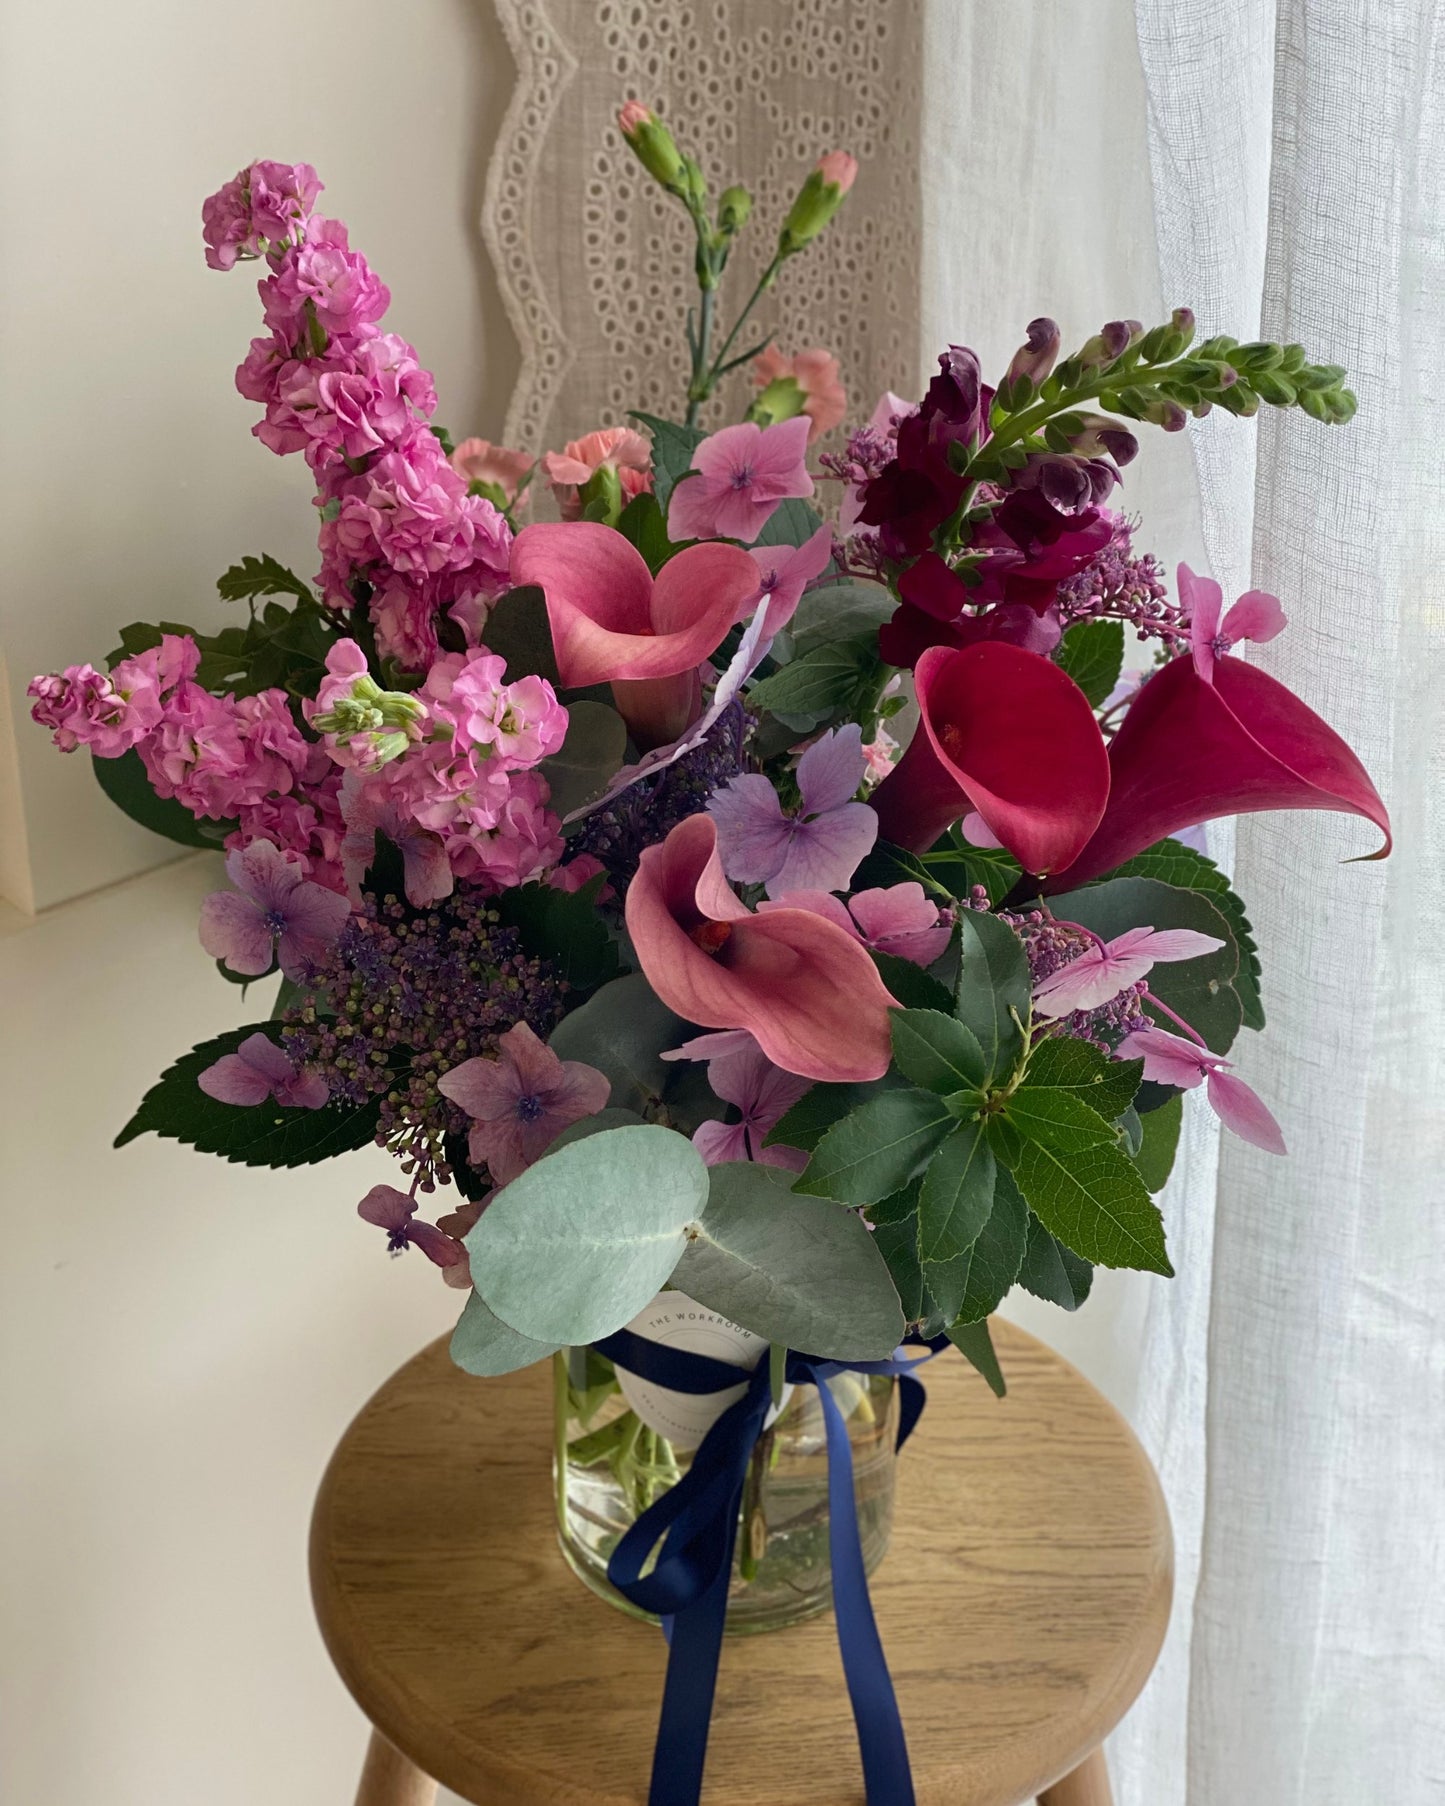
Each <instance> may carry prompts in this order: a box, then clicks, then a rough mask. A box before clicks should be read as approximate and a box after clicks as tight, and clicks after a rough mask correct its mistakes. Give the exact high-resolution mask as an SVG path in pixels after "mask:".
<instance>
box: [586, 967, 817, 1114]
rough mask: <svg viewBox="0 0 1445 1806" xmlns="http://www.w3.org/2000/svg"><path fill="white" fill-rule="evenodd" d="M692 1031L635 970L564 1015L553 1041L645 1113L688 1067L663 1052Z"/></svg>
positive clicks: (615, 1095) (616, 1100)
mask: <svg viewBox="0 0 1445 1806" xmlns="http://www.w3.org/2000/svg"><path fill="white" fill-rule="evenodd" d="M688 1032H689V1030H688V1025H687V1024H686V1023H685V1022H684V1021H683V1020H682V1018H681V1017H680V1016H674V1015H673V1013H672V1011H671V1010H670V1009H668V1007H667V1005H666V1004H665V1003H663V1002H662V1000H661V998H659V997H658V995H657V993H656V992H655V991H654V990H653V988H652V986H651V985H650V984H648V982H647V980H646V979H645V978H644V977H643V975H642V974H641V973H640V972H631V973H629V974H628V975H627V976H626V977H625V978H614V979H613V980H612V982H611V983H610V984H606V985H603V987H602V989H601V990H600V991H598V992H596V993H595V994H594V995H593V996H592V997H590V998H589V999H588V1000H587V1002H586V1003H584V1004H583V1005H582V1007H581V1008H580V1009H576V1010H572V1011H571V1012H570V1013H569V1014H568V1015H566V1016H564V1017H563V1018H562V1020H561V1021H560V1022H559V1023H558V1024H557V1026H556V1028H554V1029H553V1031H552V1036H551V1043H550V1045H551V1047H552V1051H553V1052H554V1053H556V1054H557V1055H558V1056H559V1057H560V1058H561V1059H564V1060H584V1061H585V1062H586V1063H587V1065H589V1066H595V1067H596V1068H597V1070H598V1071H599V1072H602V1073H605V1074H606V1076H607V1078H608V1080H609V1081H610V1083H611V1085H612V1096H611V1099H610V1101H611V1102H612V1103H613V1104H615V1105H617V1106H618V1107H619V1108H622V1109H628V1110H637V1111H644V1110H647V1109H649V1108H651V1107H653V1106H655V1105H656V1104H658V1103H659V1102H660V1101H661V1099H662V1096H663V1093H664V1092H665V1091H666V1090H667V1089H668V1086H669V1084H670V1083H671V1082H673V1081H674V1080H676V1079H677V1078H678V1077H679V1076H680V1073H681V1072H682V1071H683V1070H684V1069H685V1068H684V1066H683V1063H681V1062H677V1061H668V1060H664V1059H663V1058H662V1055H663V1053H664V1052H665V1051H666V1050H667V1049H668V1048H672V1047H676V1046H677V1045H678V1043H679V1042H680V1041H683V1040H685V1039H686V1037H687V1035H688ZM815 1089H816V1087H815ZM809 1095H811V1093H810V1094H809Z"/></svg>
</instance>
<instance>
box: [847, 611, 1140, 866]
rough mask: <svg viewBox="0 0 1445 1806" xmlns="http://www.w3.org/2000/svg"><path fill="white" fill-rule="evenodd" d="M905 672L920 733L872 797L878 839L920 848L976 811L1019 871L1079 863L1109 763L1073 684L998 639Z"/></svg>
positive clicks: (1099, 810)
mask: <svg viewBox="0 0 1445 1806" xmlns="http://www.w3.org/2000/svg"><path fill="white" fill-rule="evenodd" d="M914 675H915V681H916V685H917V691H918V708H919V717H920V719H919V726H918V731H917V733H915V734H914V736H913V740H912V742H911V743H910V745H909V747H908V750H907V752H906V753H904V755H903V757H902V758H901V759H900V760H899V762H898V764H897V765H896V766H895V768H894V770H893V772H892V774H891V775H890V776H889V777H887V778H885V779H884V780H883V782H882V783H881V784H880V785H879V786H878V788H877V790H875V791H874V793H873V796H872V797H871V799H870V801H871V802H872V805H873V807H874V808H875V809H876V810H877V811H878V820H879V826H880V831H881V832H882V834H883V836H884V838H885V839H887V840H891V841H892V842H893V843H894V844H895V845H897V846H902V847H907V848H908V849H909V850H910V851H911V852H915V853H918V852H923V851H924V850H926V849H927V848H928V847H930V846H932V845H933V843H934V841H935V840H937V838H938V836H939V835H940V834H942V833H943V831H944V829H945V828H947V827H949V826H950V825H951V824H952V823H953V822H955V821H957V820H958V819H959V817H960V816H962V815H964V814H967V813H969V812H970V811H977V813H978V814H979V815H981V816H982V817H983V819H984V821H985V822H986V823H987V824H988V826H989V827H990V828H991V829H992V831H993V832H994V834H996V835H997V836H998V839H999V840H1000V842H1001V843H1002V844H1003V845H1004V846H1006V847H1007V848H1008V850H1009V851H1010V852H1011V853H1012V854H1013V855H1014V856H1015V858H1017V859H1018V861H1019V863H1020V864H1021V865H1022V866H1023V867H1024V869H1025V870H1026V871H1029V872H1034V873H1038V874H1043V873H1046V872H1052V871H1058V870H1059V869H1061V868H1062V867H1064V866H1067V865H1069V864H1070V863H1071V862H1072V861H1073V860H1075V859H1077V858H1078V856H1079V854H1080V852H1081V851H1082V850H1083V848H1084V846H1085V845H1086V844H1087V842H1088V840H1089V837H1090V836H1091V835H1092V834H1093V832H1094V830H1095V828H1097V826H1098V824H1099V821H1100V818H1101V817H1102V816H1103V814H1104V807H1105V804H1106V802H1107V801H1108V796H1109V761H1108V756H1107V754H1106V752H1105V748H1104V740H1103V736H1102V735H1101V734H1100V732H1099V728H1098V724H1097V722H1096V721H1095V720H1094V712H1093V710H1092V709H1091V708H1090V707H1089V704H1088V702H1087V700H1086V699H1085V697H1084V693H1083V691H1082V690H1081V689H1080V688H1079V686H1078V685H1077V684H1076V683H1075V682H1074V681H1073V679H1072V678H1071V677H1069V676H1068V675H1067V673H1065V672H1064V671H1061V670H1060V669H1059V667H1058V666H1057V665H1055V664H1052V663H1051V662H1050V661H1049V660H1048V659H1046V658H1041V657H1040V656H1039V655H1038V654H1037V653H1035V652H1025V651H1023V650H1022V648H1020V647H1018V646H1008V645H1003V644H1001V643H997V642H989V643H985V644H983V645H978V646H969V647H966V648H964V649H963V650H962V651H959V650H955V649H954V648H951V647H946V646H934V647H932V648H930V650H929V651H927V652H925V653H924V654H923V656H922V657H921V658H920V659H919V661H918V666H917V670H916V672H915V674H914Z"/></svg>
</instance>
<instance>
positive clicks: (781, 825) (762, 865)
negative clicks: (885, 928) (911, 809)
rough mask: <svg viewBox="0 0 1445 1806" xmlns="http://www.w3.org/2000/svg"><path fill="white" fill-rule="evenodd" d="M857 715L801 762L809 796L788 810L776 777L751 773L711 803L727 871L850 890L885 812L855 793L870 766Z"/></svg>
mask: <svg viewBox="0 0 1445 1806" xmlns="http://www.w3.org/2000/svg"><path fill="white" fill-rule="evenodd" d="M867 763H868V762H867V760H866V759H865V758H864V756H863V732H862V729H861V728H860V727H859V726H858V725H857V723H856V722H850V723H849V724H848V725H847V726H846V727H840V728H835V729H833V730H832V731H831V732H829V733H826V734H824V735H822V736H821V738H820V739H818V740H815V741H814V742H813V744H812V745H811V746H810V747H809V748H808V750H807V751H806V752H805V753H804V754H803V756H802V758H801V759H800V760H799V761H798V790H799V792H800V795H801V798H802V801H801V803H800V805H799V808H798V812H797V814H796V815H785V814H784V813H783V806H782V804H781V802H780V801H779V800H778V793H777V791H776V790H775V789H774V788H773V785H772V782H771V780H770V779H768V778H766V777H764V776H762V775H761V774H760V773H757V772H752V773H747V774H745V775H744V776H742V777H739V778H734V779H733V780H732V782H731V783H729V784H726V785H724V786H723V788H722V789H721V790H719V791H718V792H717V793H716V794H715V795H714V796H713V798H712V800H711V801H710V802H709V804H708V813H709V814H710V815H711V816H712V818H713V820H714V821H715V822H716V823H717V832H718V847H719V849H720V851H721V855H722V862H723V870H724V871H725V872H726V873H727V875H728V877H729V878H732V879H735V880H736V881H737V882H739V883H742V884H765V885H766V886H767V890H768V895H769V896H770V897H776V896H778V895H779V894H780V893H781V892H783V891H787V890H822V891H831V890H842V889H843V888H844V887H845V886H846V885H847V883H848V881H849V879H850V878H851V877H852V876H853V873H854V872H855V871H856V870H857V869H858V863H859V861H860V860H861V859H862V858H863V856H864V855H865V854H866V853H867V852H868V851H869V850H870V849H871V847H872V845H873V842H874V841H875V840H876V839H877V837H878V817H877V816H876V815H875V814H874V813H873V811H872V810H871V809H870V808H869V807H868V806H867V804H866V803H858V802H854V800H853V798H854V797H855V795H856V794H857V792H858V789H859V786H860V785H861V784H862V782H863V773H864V771H865V770H866V769H867Z"/></svg>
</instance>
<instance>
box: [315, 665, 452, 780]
mask: <svg viewBox="0 0 1445 1806" xmlns="http://www.w3.org/2000/svg"><path fill="white" fill-rule="evenodd" d="M427 721H428V713H427V707H426V704H425V703H423V702H421V701H419V700H418V699H417V698H416V697H415V696H411V695H408V694H407V692H406V691H405V690H383V689H382V688H381V686H380V685H379V684H378V683H377V682H376V681H375V680H374V679H373V678H371V677H369V676H360V677H356V678H353V679H352V681H351V684H350V686H349V687H348V689H347V690H346V691H345V692H344V693H343V694H341V695H339V696H335V697H333V699H332V703H331V707H330V708H329V709H326V710H323V711H321V712H319V713H317V714H314V715H312V717H311V725H312V727H314V728H315V729H316V731H317V733H319V734H326V735H329V736H330V737H331V738H332V739H333V740H335V742H336V744H337V745H338V746H344V747H347V748H349V750H350V753H351V763H354V764H355V765H356V766H357V768H358V769H359V770H363V771H374V770H376V769H377V767H379V766H382V765H387V764H389V763H390V762H391V760H393V759H399V758H400V757H401V755H402V754H403V753H404V752H405V751H406V749H407V747H408V746H409V745H411V743H412V742H413V741H415V740H420V739H421V738H422V736H423V734H424V733H425V730H426V724H427Z"/></svg>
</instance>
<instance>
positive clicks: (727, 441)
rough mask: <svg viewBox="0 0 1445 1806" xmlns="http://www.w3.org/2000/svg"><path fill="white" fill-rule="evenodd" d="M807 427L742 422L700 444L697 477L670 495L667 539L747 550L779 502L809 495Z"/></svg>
mask: <svg viewBox="0 0 1445 1806" xmlns="http://www.w3.org/2000/svg"><path fill="white" fill-rule="evenodd" d="M810 424H811V423H810V422H809V420H808V418H807V416H806V415H805V414H798V415H796V416H795V417H794V418H793V419H792V420H780V421H779V422H778V423H777V425H776V426H768V427H761V426H757V425H755V424H754V423H753V422H751V421H744V422H743V423H742V424H741V425H740V426H725V427H723V428H722V430H721V431H720V432H716V433H713V434H712V435H711V436H710V437H709V438H706V439H704V440H703V441H702V443H701V444H700V445H699V446H698V448H697V450H696V451H695V452H694V453H693V454H692V462H693V469H694V471H695V472H696V474H695V475H693V476H690V477H684V478H683V480H682V481H681V482H680V483H679V484H677V486H676V487H675V488H674V489H673V492H672V498H671V500H670V501H669V503H668V509H667V534H668V538H669V539H671V540H673V541H674V543H677V544H681V543H682V542H683V541H685V540H690V539H737V540H741V541H742V543H743V544H744V545H751V544H752V543H753V541H754V540H755V539H756V538H757V536H758V535H759V533H761V532H762V530H763V528H764V527H765V526H766V525H767V524H768V521H769V520H770V518H771V517H772V514H773V511H774V510H775V509H776V508H777V505H778V503H779V502H781V501H785V500H786V499H787V498H788V497H790V496H809V495H811V494H812V493H813V479H812V478H811V477H810V476H809V475H808V467H807V464H806V463H805V461H804V453H805V452H806V450H807V445H808V428H809V425H810ZM665 568H666V567H665V566H664V569H665Z"/></svg>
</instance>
